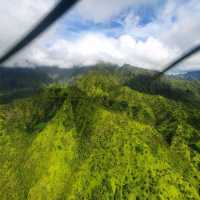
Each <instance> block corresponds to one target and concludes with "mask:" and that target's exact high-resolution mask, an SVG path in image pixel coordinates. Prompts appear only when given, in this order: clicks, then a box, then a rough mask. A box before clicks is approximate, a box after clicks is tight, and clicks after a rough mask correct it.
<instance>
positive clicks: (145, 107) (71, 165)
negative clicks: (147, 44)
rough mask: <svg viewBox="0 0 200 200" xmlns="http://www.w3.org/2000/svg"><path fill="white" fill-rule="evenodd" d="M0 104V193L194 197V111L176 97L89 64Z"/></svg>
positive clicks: (198, 176)
mask: <svg viewBox="0 0 200 200" xmlns="http://www.w3.org/2000/svg"><path fill="white" fill-rule="evenodd" d="M0 110H1V112H0V137H1V139H0V162H1V170H0V190H1V192H0V199H2V200H4V199H6V200H10V199H15V200H18V199H19V200H23V199H32V200H33V199H35V200H38V199H41V200H43V199H52V200H54V199H55V200H57V199H59V200H61V199H136V200H140V199H163V200H166V199H200V197H199V181H200V174H199V171H198V170H199V165H200V164H199V163H200V155H199V152H198V145H199V144H198V139H199V130H200V129H199V127H198V124H197V123H196V124H192V121H193V118H194V117H195V119H197V120H199V111H198V110H195V108H191V109H190V110H189V109H188V107H187V106H185V104H184V103H182V102H177V101H174V100H170V99H167V98H165V97H162V96H159V95H150V94H144V93H141V92H137V91H135V90H132V89H130V88H128V87H126V86H123V85H121V84H120V83H119V81H118V77H115V76H114V75H106V76H105V74H100V73H99V72H98V73H95V72H94V73H93V72H92V73H89V74H88V75H85V76H84V77H83V78H81V79H79V80H77V83H76V84H75V85H74V86H72V87H68V88H58V87H55V88H49V89H47V90H45V91H43V92H40V93H39V94H37V95H36V96H35V97H33V98H32V99H31V98H30V99H25V100H18V101H16V102H14V103H12V104H10V105H4V106H0ZM194 113H196V115H195V116H194ZM194 147H195V148H194Z"/></svg>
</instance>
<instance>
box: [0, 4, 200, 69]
mask: <svg viewBox="0 0 200 200" xmlns="http://www.w3.org/2000/svg"><path fill="white" fill-rule="evenodd" d="M57 1H58V0H46V1H40V0H35V1H33V0H20V1H18V0H9V1H4V2H3V3H2V5H1V7H0V23H1V26H0V32H1V33H2V34H1V37H0V44H1V47H0V51H1V52H0V54H2V52H3V51H5V50H6V49H7V48H8V47H9V46H10V45H12V44H13V42H15V41H16V40H18V39H19V38H20V37H21V36H22V35H23V34H24V33H26V31H27V30H29V29H30V28H31V27H32V25H33V24H34V23H36V22H37V21H38V20H39V19H40V18H41V16H43V15H44V14H45V13H46V12H47V11H48V10H49V9H50V8H51V7H52V6H53V5H54V4H55V3H56V2H57ZM152 2H153V3H155V1H153V0H152V1H147V0H142V1H139V0H123V1H122V0H110V1H106V0H102V1H99V0H83V1H82V2H81V3H80V4H79V5H78V6H77V8H76V9H75V10H74V12H77V14H79V15H80V16H81V17H82V18H80V20H92V21H94V22H105V21H109V20H110V19H111V18H113V16H115V15H117V14H119V13H120V12H121V11H122V10H123V9H125V8H127V7H128V6H134V5H137V4H138V3H140V4H141V3H149V4H150V3H152ZM181 2H182V1H181V0H176V1H171V0H167V3H166V4H165V6H164V7H163V9H160V10H158V11H157V17H156V18H155V19H154V20H153V21H152V22H150V23H148V24H146V25H145V26H138V22H139V20H140V17H141V16H137V15H135V13H134V12H130V13H127V16H126V18H125V20H124V21H123V22H122V24H123V30H122V34H121V36H119V37H118V38H115V37H112V36H109V37H108V36H106V35H104V34H103V32H101V31H100V30H99V31H97V32H95V33H94V32H88V33H86V34H82V35H79V37H76V38H75V39H73V40H72V39H69V38H67V37H65V36H60V35H58V34H57V30H58V29H56V27H55V28H54V29H51V31H50V32H49V33H47V34H45V35H44V37H42V38H41V39H39V40H38V41H37V42H35V43H34V44H32V46H31V47H30V46H29V47H28V48H27V49H25V51H22V52H21V53H20V54H19V55H18V56H16V57H15V58H14V59H12V60H11V62H10V63H16V62H17V63H23V62H24V60H30V61H31V62H34V63H38V64H45V65H59V66H61V67H70V66H73V65H78V64H80V65H89V64H95V63H97V62H98V61H105V62H112V63H116V64H120V65H121V64H124V63H128V64H132V65H136V66H141V67H145V68H154V69H161V68H162V67H163V66H165V65H166V63H168V62H170V61H171V60H172V59H174V58H175V57H177V56H179V55H180V54H181V53H182V52H183V51H184V50H186V49H187V48H189V47H191V46H193V45H194V44H196V43H198V42H200V41H199V35H200V24H199V19H200V12H199V10H200V2H199V0H189V1H188V2H186V3H181ZM172 18H174V20H172ZM63 22H64V23H67V22H65V20H63ZM57 26H63V24H59V23H58V25H57ZM138 38H145V39H144V40H138ZM49 43H51V45H49ZM47 44H48V45H47ZM182 66H183V67H188V66H190V67H193V68H199V67H200V59H199V56H198V55H197V56H195V57H194V58H193V59H190V60H188V61H187V62H185V63H184V64H182Z"/></svg>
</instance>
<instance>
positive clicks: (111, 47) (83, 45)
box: [32, 33, 175, 69]
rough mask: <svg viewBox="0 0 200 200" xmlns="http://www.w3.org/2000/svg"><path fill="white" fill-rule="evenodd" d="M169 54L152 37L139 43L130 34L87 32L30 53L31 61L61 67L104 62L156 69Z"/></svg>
mask: <svg viewBox="0 0 200 200" xmlns="http://www.w3.org/2000/svg"><path fill="white" fill-rule="evenodd" d="M174 51H175V50H174ZM37 52H38V53H37ZM44 52H45V53H44ZM173 55H174V52H173V51H172V50H171V49H168V48H167V47H165V46H163V44H162V43H161V42H160V41H159V40H157V39H155V38H153V37H149V38H148V39H147V40H146V41H143V42H142V41H136V40H135V39H134V38H133V37H132V36H130V35H122V36H120V37H119V38H112V37H107V36H105V35H103V34H97V33H88V34H86V35H84V36H82V37H81V38H79V39H77V40H74V41H68V40H63V39H60V40H57V41H56V42H55V43H54V45H52V46H51V47H50V48H48V49H43V50H41V49H37V50H36V52H33V53H32V59H33V61H34V62H35V63H40V62H41V63H42V62H43V63H50V64H51V65H60V66H64V67H71V66H73V65H91V64H95V63H97V62H99V61H105V62H112V63H116V64H119V65H122V64H125V63H129V64H132V65H136V66H142V67H146V68H158V69H159V68H160V66H161V65H162V64H163V63H166V62H167V61H168V60H169V59H171V58H173Z"/></svg>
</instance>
